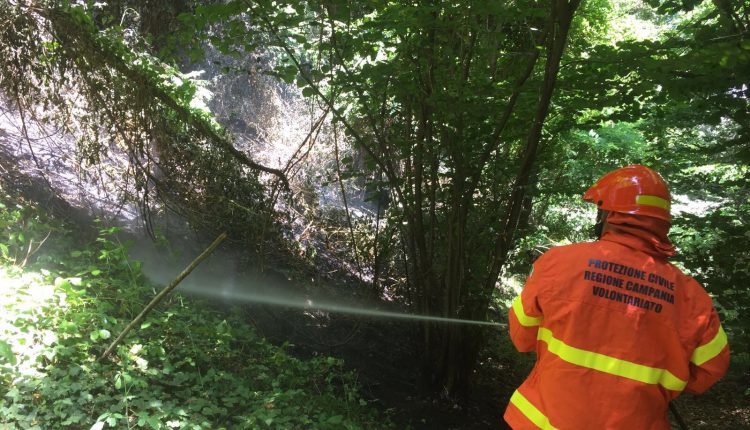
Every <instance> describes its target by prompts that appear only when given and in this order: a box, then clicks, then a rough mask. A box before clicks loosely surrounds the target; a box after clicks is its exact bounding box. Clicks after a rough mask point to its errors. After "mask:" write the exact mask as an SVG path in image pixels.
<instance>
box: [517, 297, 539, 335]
mask: <svg viewBox="0 0 750 430" xmlns="http://www.w3.org/2000/svg"><path fill="white" fill-rule="evenodd" d="M513 311H514V312H515V313H516V317H517V318H518V322H520V323H521V325H522V326H524V327H533V326H537V325H539V324H541V323H542V318H541V317H539V318H536V317H530V316H528V315H526V312H524V311H523V303H521V295H520V294H519V295H518V297H516V299H515V300H514V301H513Z"/></svg>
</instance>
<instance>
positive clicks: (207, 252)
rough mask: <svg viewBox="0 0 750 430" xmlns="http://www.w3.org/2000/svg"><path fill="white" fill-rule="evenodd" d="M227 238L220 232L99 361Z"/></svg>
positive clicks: (154, 299)
mask: <svg viewBox="0 0 750 430" xmlns="http://www.w3.org/2000/svg"><path fill="white" fill-rule="evenodd" d="M226 238H227V234H226V233H222V234H220V235H219V237H217V238H216V239H215V240H214V241H213V243H211V245H209V246H208V248H206V250H205V251H203V253H202V254H201V255H199V256H198V258H196V259H195V260H193V262H192V263H190V265H189V266H188V267H186V268H185V270H183V271H182V273H180V275H179V276H178V277H176V278H175V279H174V280H173V281H172V282H171V283H170V284H169V285H167V286H166V287H165V288H164V289H163V290H161V292H160V293H159V294H157V295H156V297H154V298H153V299H151V301H150V302H149V304H148V305H146V307H145V308H143V310H142V311H141V313H140V314H138V316H137V317H135V319H134V320H133V321H132V322H131V323H130V324H128V326H127V327H125V329H124V330H123V331H122V333H120V335H119V336H117V338H116V339H115V340H114V341H112V343H111V344H110V345H109V347H108V348H107V350H106V351H104V354H102V355H101V357H99V359H98V360H97V361H102V360H103V359H104V358H105V357H107V356H108V355H109V354H110V353H112V351H113V350H114V349H115V347H116V346H117V345H119V344H120V342H122V340H123V339H124V338H125V336H126V335H127V334H128V333H129V332H130V331H131V330H132V329H133V327H135V325H136V324H138V323H140V322H141V321H142V320H143V318H145V317H146V315H148V313H149V312H151V310H152V309H153V308H154V307H155V306H156V305H158V304H159V302H161V301H162V300H163V299H164V297H166V296H167V294H169V293H170V292H171V291H172V290H174V289H175V287H177V285H178V284H179V283H180V282H182V280H183V279H185V278H186V277H187V275H189V274H190V272H192V271H193V269H195V268H196V267H198V265H199V264H201V262H202V261H203V260H205V259H206V257H208V256H209V255H210V254H211V253H212V252H214V250H215V249H216V247H217V246H219V244H221V242H223V241H224V239H226Z"/></svg>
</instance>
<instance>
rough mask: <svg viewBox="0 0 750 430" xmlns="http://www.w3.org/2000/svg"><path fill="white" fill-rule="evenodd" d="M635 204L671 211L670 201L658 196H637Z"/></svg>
mask: <svg viewBox="0 0 750 430" xmlns="http://www.w3.org/2000/svg"><path fill="white" fill-rule="evenodd" d="M635 203H636V204H638V205H646V206H656V207H657V208H662V209H664V210H669V206H670V204H669V200H664V199H663V198H661V197H656V196H646V195H643V196H635Z"/></svg>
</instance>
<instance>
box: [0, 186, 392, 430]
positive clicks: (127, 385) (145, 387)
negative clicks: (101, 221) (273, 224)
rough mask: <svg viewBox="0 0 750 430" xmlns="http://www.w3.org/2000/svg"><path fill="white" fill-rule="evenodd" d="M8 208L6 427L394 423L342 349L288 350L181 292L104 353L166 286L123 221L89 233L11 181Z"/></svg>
mask: <svg viewBox="0 0 750 430" xmlns="http://www.w3.org/2000/svg"><path fill="white" fill-rule="evenodd" d="M0 209H1V211H0V251H1V252H2V254H1V257H0V258H1V260H0V262H1V263H2V264H1V265H0V282H2V291H0V306H1V307H2V313H1V314H0V426H2V427H3V428H7V429H48V428H57V429H63V428H64V429H84V428H85V429H89V428H92V429H102V428H118V429H122V428H135V427H138V428H152V429H170V428H172V429H219V428H233V429H240V428H245V429H262V428H269V429H292V428H312V427H314V428H321V429H357V428H375V427H377V428H386V427H388V424H387V423H386V422H382V420H380V419H378V417H377V416H376V415H375V414H374V412H373V410H372V409H371V407H369V406H368V404H367V402H366V401H364V400H362V399H361V397H360V396H359V395H358V393H357V391H356V390H357V387H356V382H355V379H354V378H353V375H351V374H349V373H346V372H344V371H343V370H342V363H341V361H340V360H337V359H334V358H332V357H325V356H319V357H317V358H314V359H311V360H299V359H296V358H294V357H291V356H290V355H289V354H288V353H287V352H285V350H284V348H283V347H281V348H280V347H275V346H272V345H271V344H269V343H268V342H267V341H265V340H264V339H263V338H262V337H260V336H258V335H257V334H256V331H255V329H254V328H253V327H252V326H250V325H248V323H247V322H246V320H245V318H243V316H242V314H241V313H239V312H235V313H229V314H228V313H226V312H225V311H220V310H212V309H211V308H210V307H209V306H208V305H207V304H206V303H200V302H196V301H193V300H190V299H187V298H184V297H180V296H179V295H177V296H173V297H171V298H170V299H169V300H168V303H166V304H163V305H161V306H160V307H159V308H157V310H156V311H154V312H153V313H152V314H150V315H149V316H148V317H147V319H146V320H144V321H143V323H142V324H141V325H140V327H139V328H137V331H136V332H134V333H131V334H130V335H129V336H128V337H127V338H126V340H125V342H124V343H123V344H121V345H120V346H119V347H118V348H117V351H116V354H115V356H114V357H112V359H111V360H110V359H105V360H98V357H99V355H100V354H101V353H102V352H103V351H104V349H105V348H106V347H107V345H108V344H109V342H110V341H111V340H112V339H111V338H114V336H116V335H117V334H118V333H119V332H120V331H121V330H122V329H123V328H124V326H125V325H126V324H127V323H128V322H129V321H130V320H131V319H132V318H133V317H134V316H135V315H136V314H138V312H140V310H141V309H142V308H143V306H145V304H146V303H147V302H148V300H150V298H151V297H152V296H153V295H154V292H155V289H156V288H157V286H154V285H151V284H149V283H148V282H147V281H146V279H145V278H144V277H143V275H142V273H141V271H140V268H139V266H140V264H139V263H138V262H134V261H129V260H128V258H127V252H126V248H125V246H124V245H123V244H122V243H120V242H119V240H118V239H117V235H116V233H117V231H116V229H113V228H106V229H105V228H101V229H100V230H99V234H98V236H96V237H95V239H94V240H93V241H91V242H88V243H78V242H76V241H74V240H73V237H74V236H72V235H71V234H70V232H69V231H68V230H67V229H66V227H65V226H64V225H62V224H60V223H59V222H57V221H54V220H49V219H46V217H45V215H44V214H42V213H40V212H39V211H38V210H37V209H36V208H35V207H33V205H31V204H30V203H29V202H25V201H18V200H16V199H8V196H7V195H5V193H4V192H3V196H2V199H1V203H0ZM48 234H49V240H48V241H47V242H45V245H44V246H43V247H42V248H41V249H39V251H38V252H36V253H34V254H33V255H31V253H30V252H29V249H31V250H34V249H35V246H33V244H38V243H39V241H41V240H42V239H43V238H44V237H45V236H47V235H48ZM29 244H32V246H29Z"/></svg>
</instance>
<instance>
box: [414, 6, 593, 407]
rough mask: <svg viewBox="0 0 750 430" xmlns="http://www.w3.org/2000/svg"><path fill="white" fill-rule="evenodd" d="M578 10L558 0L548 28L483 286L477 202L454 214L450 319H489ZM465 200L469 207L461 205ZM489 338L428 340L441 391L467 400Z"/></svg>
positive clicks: (462, 330) (452, 330) (453, 335)
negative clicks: (474, 263)
mask: <svg viewBox="0 0 750 430" xmlns="http://www.w3.org/2000/svg"><path fill="white" fill-rule="evenodd" d="M578 4H579V0H570V1H565V0H552V5H551V12H550V19H549V22H548V25H549V26H551V27H550V29H549V31H548V36H547V60H546V64H545V74H544V81H543V83H542V87H541V92H540V96H539V100H538V103H537V110H536V114H535V117H534V121H533V123H532V125H531V128H530V130H529V134H528V137H527V140H526V147H525V151H524V153H523V156H522V159H521V162H520V163H519V164H520V169H519V171H518V174H517V176H516V179H515V181H514V184H513V188H512V193H511V195H510V198H509V199H508V204H507V209H506V212H505V217H504V228H503V231H501V232H500V234H499V236H498V238H497V240H496V245H495V251H494V255H493V258H492V260H491V264H490V266H489V267H488V269H487V273H486V276H485V277H484V279H483V280H482V279H480V278H479V277H477V276H475V277H471V276H467V274H466V273H465V269H466V267H465V264H464V262H465V258H466V255H467V254H466V252H467V250H466V248H465V246H466V236H465V233H466V231H465V229H466V222H467V218H468V212H469V209H470V207H471V202H472V198H471V196H466V195H465V194H462V195H459V203H458V204H456V202H455V200H454V206H453V207H452V208H451V213H452V214H453V219H452V220H451V222H450V224H449V237H448V243H447V244H446V245H447V246H449V252H448V267H447V268H446V274H445V276H444V278H443V282H444V284H445V285H444V287H445V288H446V294H445V300H446V301H447V303H445V305H446V306H445V307H444V309H446V310H448V311H449V312H451V313H452V314H451V315H449V316H452V317H456V316H457V317H459V318H467V319H479V320H484V319H485V318H486V309H487V307H488V306H489V302H490V299H491V296H492V291H493V289H494V287H495V283H496V282H497V278H498V276H499V273H500V269H501V268H502V266H503V264H504V263H505V261H506V259H507V255H508V252H509V251H510V249H511V247H512V244H513V239H514V235H515V232H516V228H517V226H518V222H519V218H520V216H521V212H522V208H523V206H524V202H526V205H528V204H529V202H528V200H527V195H526V191H527V188H528V186H529V184H530V180H531V171H532V168H533V166H534V162H535V160H536V155H537V149H538V146H539V141H540V140H541V133H542V127H543V125H544V121H545V119H546V117H547V113H548V111H549V106H550V102H551V99H552V95H553V92H554V87H555V82H556V80H557V75H558V72H559V69H560V60H561V59H562V54H563V52H564V49H565V45H566V41H567V37H568V31H569V29H570V24H571V21H572V19H573V16H574V14H575V11H576V9H577V7H578ZM462 181H463V182H462ZM461 184H465V179H464V178H458V183H454V184H453V186H454V187H457V188H456V190H458V191H460V192H464V191H465V192H472V193H473V189H472V187H461V186H460V185H461ZM459 194H460V193H459ZM461 200H463V201H464V202H468V204H461ZM472 287H473V289H472ZM485 333H486V332H485V331H483V330H482V328H481V327H473V326H460V327H459V326H445V327H442V328H441V329H440V330H436V331H433V332H431V334H432V335H434V336H440V337H441V339H439V341H438V340H437V339H428V342H430V344H432V345H440V346H441V348H440V350H438V351H434V353H436V354H439V355H437V356H434V355H433V356H428V357H426V358H427V359H428V360H431V361H432V363H436V366H435V367H434V381H435V382H436V383H437V384H438V385H439V387H437V388H441V389H442V390H443V391H447V392H448V393H451V394H453V395H458V396H459V397H465V396H466V395H467V394H468V392H469V387H470V386H471V376H472V373H473V371H474V369H475V366H476V361H477V357H478V355H479V351H480V350H481V348H482V346H483V345H484V341H485Z"/></svg>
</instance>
